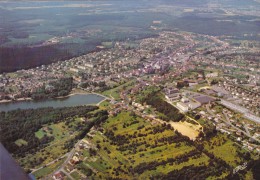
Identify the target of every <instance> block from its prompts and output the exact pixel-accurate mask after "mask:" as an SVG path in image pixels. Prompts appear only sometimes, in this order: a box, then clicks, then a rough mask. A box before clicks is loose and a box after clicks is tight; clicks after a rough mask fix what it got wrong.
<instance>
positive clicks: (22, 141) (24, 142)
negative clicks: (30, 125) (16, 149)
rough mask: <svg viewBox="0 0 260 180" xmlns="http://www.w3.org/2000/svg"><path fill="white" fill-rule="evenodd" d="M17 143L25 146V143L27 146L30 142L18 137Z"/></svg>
mask: <svg viewBox="0 0 260 180" xmlns="http://www.w3.org/2000/svg"><path fill="white" fill-rule="evenodd" d="M15 144H16V145H17V146H23V145H25V146H26V145H27V144H28V142H27V141H25V140H23V139H18V140H16V141H15Z"/></svg>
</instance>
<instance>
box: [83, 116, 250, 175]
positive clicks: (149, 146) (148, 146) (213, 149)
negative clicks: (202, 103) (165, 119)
mask: <svg viewBox="0 0 260 180" xmlns="http://www.w3.org/2000/svg"><path fill="white" fill-rule="evenodd" d="M92 134H94V136H93V137H88V138H87V139H88V140H89V141H90V142H91V144H92V145H93V147H95V148H90V149H88V150H86V149H85V150H84V151H83V158H82V159H83V160H82V162H80V164H84V166H85V167H87V168H89V169H91V171H92V172H93V173H91V175H89V176H88V177H91V178H93V179H104V178H119V179H132V178H138V179H148V178H152V179H156V178H157V177H161V178H163V177H165V178H166V177H167V176H168V175H170V174H174V173H176V172H179V173H180V174H182V171H185V169H186V170H187V168H190V169H191V172H193V170H194V169H201V170H202V169H203V173H198V172H199V171H198V172H196V171H195V170H194V172H193V173H194V177H198V178H209V179H210V178H213V179H214V178H217V177H221V178H225V177H227V176H228V175H229V172H230V169H231V168H233V167H235V166H236V165H237V164H240V163H242V162H245V156H244V152H239V150H238V149H239V148H238V147H237V146H236V145H235V144H234V143H233V142H232V141H231V140H230V139H228V137H227V136H224V135H221V134H216V135H215V136H214V137H212V138H210V139H209V140H207V141H206V140H204V141H201V142H193V141H191V140H189V138H187V137H185V136H182V135H181V134H180V133H178V132H176V131H175V130H174V129H173V128H172V127H171V126H170V125H163V124H161V125H152V124H150V122H148V121H146V120H144V119H143V118H141V117H138V116H136V115H135V114H134V113H131V112H124V111H123V112H121V113H119V114H118V115H117V116H115V117H110V118H109V119H108V120H107V121H106V122H105V123H104V124H103V125H102V126H101V129H99V130H94V132H92ZM201 144H204V146H205V147H203V146H201ZM202 147H203V148H202ZM238 156H240V157H239V161H236V159H237V157H238ZM209 164H210V166H209ZM81 172H82V171H81ZM82 173H83V172H82ZM83 174H84V173H83ZM247 176H249V175H247ZM183 177H187V176H183Z"/></svg>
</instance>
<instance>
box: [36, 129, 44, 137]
mask: <svg viewBox="0 0 260 180" xmlns="http://www.w3.org/2000/svg"><path fill="white" fill-rule="evenodd" d="M45 134H46V133H45V132H43V130H42V129H40V130H39V131H37V132H36V133H35V136H36V137H37V138H38V139H41V138H43V136H44V135H45Z"/></svg>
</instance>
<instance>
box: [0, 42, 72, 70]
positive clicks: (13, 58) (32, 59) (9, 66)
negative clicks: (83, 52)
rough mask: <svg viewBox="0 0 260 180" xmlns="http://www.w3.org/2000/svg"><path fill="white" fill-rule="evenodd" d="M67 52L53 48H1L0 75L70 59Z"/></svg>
mask: <svg viewBox="0 0 260 180" xmlns="http://www.w3.org/2000/svg"><path fill="white" fill-rule="evenodd" d="M71 57H72V55H71V54H69V53H68V52H67V51H64V50H61V49H58V48H56V47H54V46H41V47H34V48H30V47H1V48H0V73H3V72H11V71H16V70H19V69H27V68H32V67H36V66H40V65H42V64H50V63H53V62H57V61H59V60H65V59H69V58H71Z"/></svg>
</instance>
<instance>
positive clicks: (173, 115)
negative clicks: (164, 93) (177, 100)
mask: <svg viewBox="0 0 260 180" xmlns="http://www.w3.org/2000/svg"><path fill="white" fill-rule="evenodd" d="M145 102H146V103H147V104H149V105H151V106H152V107H154V108H155V109H156V110H157V111H158V112H160V113H162V114H164V115H165V117H164V116H162V119H163V120H165V121H170V120H171V121H180V120H181V119H183V118H184V115H183V114H181V113H180V112H179V110H178V109H177V108H175V107H174V106H172V105H171V104H169V103H168V102H166V101H164V100H162V99H161V98H160V97H159V96H158V94H154V93H152V94H150V95H148V96H147V98H146V100H145Z"/></svg>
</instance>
